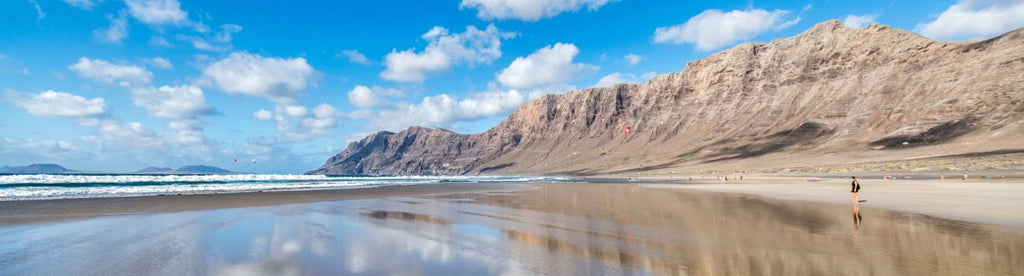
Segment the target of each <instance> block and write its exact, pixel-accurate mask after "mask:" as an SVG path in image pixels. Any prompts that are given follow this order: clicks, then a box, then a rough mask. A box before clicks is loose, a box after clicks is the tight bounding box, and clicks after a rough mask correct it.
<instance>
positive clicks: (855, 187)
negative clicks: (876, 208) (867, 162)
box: [850, 176, 860, 204]
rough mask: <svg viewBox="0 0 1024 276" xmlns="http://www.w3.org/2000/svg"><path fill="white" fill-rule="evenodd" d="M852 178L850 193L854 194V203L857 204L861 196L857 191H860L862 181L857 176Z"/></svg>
mask: <svg viewBox="0 0 1024 276" xmlns="http://www.w3.org/2000/svg"><path fill="white" fill-rule="evenodd" d="M850 179H852V180H853V181H851V182H850V193H852V194H853V203H854V204H856V203H859V202H860V196H859V195H857V192H860V182H858V181H857V177H856V176H851V177H850Z"/></svg>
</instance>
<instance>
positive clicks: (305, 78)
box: [203, 52, 316, 103]
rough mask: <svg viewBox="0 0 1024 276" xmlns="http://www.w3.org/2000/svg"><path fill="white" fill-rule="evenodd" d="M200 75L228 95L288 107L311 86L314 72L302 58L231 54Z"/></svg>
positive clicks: (244, 53) (211, 65) (241, 53)
mask: <svg viewBox="0 0 1024 276" xmlns="http://www.w3.org/2000/svg"><path fill="white" fill-rule="evenodd" d="M203 75H204V76H205V77H206V78H208V79H209V80H210V81H212V82H213V84H214V85H216V86H217V87H218V88H220V89H221V90H223V91H224V92H227V93H229V94H243V95H249V96H256V97H262V98H266V99H269V100H271V101H273V102H276V103H291V102H293V101H294V100H295V98H296V97H298V96H299V95H301V94H302V92H303V91H304V90H305V89H306V86H307V85H309V84H310V83H312V82H313V78H314V77H315V76H316V71H315V70H313V67H312V66H309V63H306V59H305V58H301V57H300V58H276V57H262V56H260V55H256V54H250V53H246V52H234V53H231V55H229V56H228V57H227V58H224V59H222V60H219V61H217V62H214V63H212V64H210V65H209V66H207V67H206V68H205V69H203Z"/></svg>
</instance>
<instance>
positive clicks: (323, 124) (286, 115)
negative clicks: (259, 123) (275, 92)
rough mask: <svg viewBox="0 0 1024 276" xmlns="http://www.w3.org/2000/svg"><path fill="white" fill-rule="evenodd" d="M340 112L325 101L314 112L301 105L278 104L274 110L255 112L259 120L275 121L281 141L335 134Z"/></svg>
mask: <svg viewBox="0 0 1024 276" xmlns="http://www.w3.org/2000/svg"><path fill="white" fill-rule="evenodd" d="M339 115H340V114H339V113H338V111H337V109H335V108H334V107H333V106H331V105H329V104H326V103H323V104H320V105H318V106H316V107H314V108H313V110H312V112H310V111H309V109H308V108H306V107H305V106H301V105H277V106H275V107H274V112H270V111H269V110H264V109H260V110H257V111H256V112H254V113H253V117H254V118H256V119H257V120H263V121H273V122H274V123H275V124H276V127H277V130H278V131H280V132H281V135H280V136H278V137H277V138H275V140H277V141H280V142H293V141H304V140H309V139H313V138H316V137H323V136H329V135H332V134H333V128H334V127H335V126H336V125H337V124H336V119H335V118H336V117H338V116H339Z"/></svg>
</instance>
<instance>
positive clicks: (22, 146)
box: [0, 137, 90, 164]
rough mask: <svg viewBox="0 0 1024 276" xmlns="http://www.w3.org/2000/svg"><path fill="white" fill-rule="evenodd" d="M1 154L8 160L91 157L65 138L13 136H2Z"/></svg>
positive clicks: (0, 143) (0, 140)
mask: <svg viewBox="0 0 1024 276" xmlns="http://www.w3.org/2000/svg"><path fill="white" fill-rule="evenodd" d="M0 155H3V156H4V158H5V159H6V160H4V161H6V162H12V159H16V158H18V157H22V158H21V159H24V160H33V161H29V162H34V161H35V160H40V159H43V160H68V159H77V158H90V156H88V155H87V154H83V153H82V152H80V151H79V147H78V146H76V145H75V144H74V143H72V142H69V141H63V140H56V141H54V140H35V139H32V138H27V139H18V138H11V137H3V138H0ZM8 164H10V163H8Z"/></svg>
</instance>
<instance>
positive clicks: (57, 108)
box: [9, 90, 106, 118]
mask: <svg viewBox="0 0 1024 276" xmlns="http://www.w3.org/2000/svg"><path fill="white" fill-rule="evenodd" d="M9 97H10V100H11V101H12V102H14V104H16V105H17V106H19V107H21V108H22V109H25V111H26V112H28V114H32V115H33V116H42V117H62V118H84V117H95V116H99V115H101V114H103V113H104V108H105V107H106V102H105V101H104V100H103V98H93V99H86V98H85V97H82V96H78V95H74V94H69V93H64V92H58V91H53V90H48V91H45V92H43V93H39V94H34V95H25V94H13V95H11V96H9Z"/></svg>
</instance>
